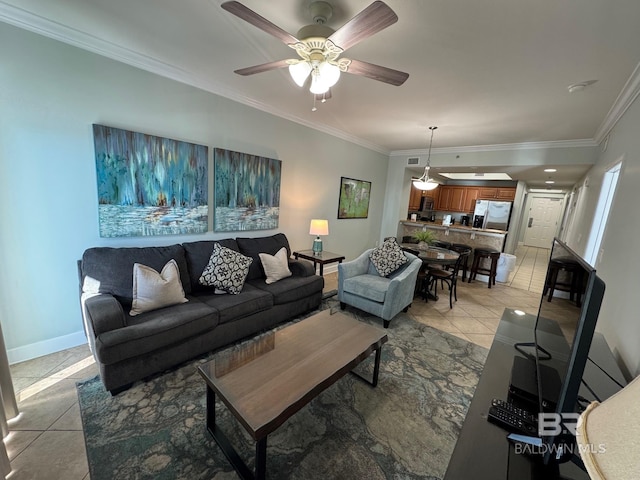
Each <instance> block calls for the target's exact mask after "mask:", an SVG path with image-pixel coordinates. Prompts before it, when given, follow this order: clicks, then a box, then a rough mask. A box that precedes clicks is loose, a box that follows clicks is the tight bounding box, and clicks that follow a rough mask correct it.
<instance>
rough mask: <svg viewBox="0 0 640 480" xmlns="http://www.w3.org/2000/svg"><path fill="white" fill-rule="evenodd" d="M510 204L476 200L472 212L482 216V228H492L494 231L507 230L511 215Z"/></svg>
mask: <svg viewBox="0 0 640 480" xmlns="http://www.w3.org/2000/svg"><path fill="white" fill-rule="evenodd" d="M511 204H512V202H496V201H493V200H476V208H475V210H474V212H473V215H474V218H475V216H476V215H483V216H484V221H483V223H482V228H493V229H496V230H507V229H508V227H509V216H510V215H511Z"/></svg>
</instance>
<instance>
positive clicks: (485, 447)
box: [444, 309, 626, 480]
mask: <svg viewBox="0 0 640 480" xmlns="http://www.w3.org/2000/svg"><path fill="white" fill-rule="evenodd" d="M535 321H536V317H535V316H534V315H525V316H521V315H516V314H515V313H514V311H513V310H511V309H505V311H504V313H503V315H502V319H501V321H500V325H499V326H498V330H497V331H496V335H495V337H494V340H493V344H492V345H491V350H489V355H488V356H487V361H486V363H485V366H484V370H483V372H482V375H481V377H480V381H479V382H478V386H477V387H476V391H475V394H474V396H473V399H472V400H471V404H470V405H469V411H468V412H467V416H466V418H465V420H464V423H463V425H462V430H461V431H460V436H459V437H458V441H457V443H456V446H455V448H454V451H453V455H452V456H451V460H450V461H449V466H448V468H447V472H446V474H445V476H444V480H468V479H470V478H473V479H474V480H483V479H485V480H497V479H505V480H529V479H535V480H562V479H569V480H588V479H589V476H588V475H587V473H586V472H585V471H584V470H582V469H581V468H580V467H578V466H577V465H576V464H575V463H573V462H567V463H562V464H560V465H548V466H545V465H543V464H542V462H541V461H540V459H539V458H535V457H529V456H526V455H523V454H518V453H516V451H515V446H514V445H513V444H512V443H511V442H509V440H507V435H508V432H506V431H505V430H503V429H501V428H500V427H498V426H496V425H493V424H492V423H489V422H488V421H487V412H488V410H489V407H490V406H491V400H492V399H494V398H502V399H505V400H506V399H507V395H508V393H509V383H510V379H511V366H512V364H513V358H514V356H517V355H518V356H519V355H520V353H518V351H516V349H515V348H514V345H515V344H516V343H519V342H527V341H531V336H532V335H533V327H534V325H535ZM582 382H583V384H582V386H581V389H580V395H582V396H583V397H585V398H586V399H587V400H589V401H591V400H595V399H596V397H594V395H596V396H597V399H599V400H601V401H602V400H604V399H606V398H608V397H610V396H611V395H613V394H614V393H616V392H617V391H618V390H620V385H625V384H626V380H625V379H624V377H623V375H622V372H620V369H619V368H618V366H617V364H616V362H615V359H614V357H613V355H612V354H611V351H610V350H609V347H608V345H607V343H606V341H605V340H604V337H603V336H602V335H601V334H599V333H596V334H595V336H594V337H593V341H592V343H591V350H590V352H589V361H588V362H587V365H586V367H585V373H584V376H583V378H582ZM618 383H619V384H620V385H618ZM592 392H593V393H592Z"/></svg>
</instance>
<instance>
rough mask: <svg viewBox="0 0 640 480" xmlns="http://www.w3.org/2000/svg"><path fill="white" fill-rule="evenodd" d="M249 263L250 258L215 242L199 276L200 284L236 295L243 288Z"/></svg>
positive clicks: (251, 260)
mask: <svg viewBox="0 0 640 480" xmlns="http://www.w3.org/2000/svg"><path fill="white" fill-rule="evenodd" d="M251 262H253V259H252V258H249V257H245V256H244V255H242V254H241V253H239V252H236V251H235V250H231V249H230V248H227V247H223V246H222V245H220V244H219V243H217V242H216V243H215V244H214V245H213V252H212V253H211V257H209V263H208V264H207V266H206V267H205V268H204V270H203V272H202V275H200V279H199V280H200V284H201V285H206V286H209V287H215V288H216V289H218V290H223V291H225V292H227V293H230V294H232V295H238V294H239V293H240V292H241V291H242V287H244V281H245V280H246V279H247V274H248V273H249V266H250V265H251ZM216 293H217V292H216Z"/></svg>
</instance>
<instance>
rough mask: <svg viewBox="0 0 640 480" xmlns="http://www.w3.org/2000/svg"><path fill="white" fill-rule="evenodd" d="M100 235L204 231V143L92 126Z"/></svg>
mask: <svg viewBox="0 0 640 480" xmlns="http://www.w3.org/2000/svg"><path fill="white" fill-rule="evenodd" d="M93 141H94V148H95V156H96V173H97V181H98V216H99V222H100V236H101V237H133V236H147V235H181V234H188V233H203V232H206V231H207V230H208V224H209V220H208V219H209V202H208V183H207V182H208V174H207V171H208V165H209V161H208V157H209V149H208V148H207V147H206V146H204V145H196V144H194V143H187V142H181V141H178V140H171V139H169V138H164V137H156V136H153V135H145V134H144V133H137V132H131V131H128V130H121V129H119V128H112V127H105V126H104V125H93Z"/></svg>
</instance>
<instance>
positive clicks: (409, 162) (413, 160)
mask: <svg viewBox="0 0 640 480" xmlns="http://www.w3.org/2000/svg"><path fill="white" fill-rule="evenodd" d="M419 163H420V159H419V158H418V157H412V158H408V159H407V165H418V164H419Z"/></svg>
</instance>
